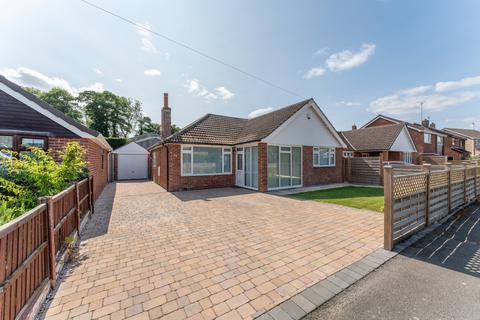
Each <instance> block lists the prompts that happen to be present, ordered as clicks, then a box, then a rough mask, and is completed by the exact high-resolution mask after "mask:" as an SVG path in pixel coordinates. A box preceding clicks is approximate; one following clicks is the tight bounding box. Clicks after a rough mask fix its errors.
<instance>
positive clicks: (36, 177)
mask: <svg viewBox="0 0 480 320" xmlns="http://www.w3.org/2000/svg"><path fill="white" fill-rule="evenodd" d="M3 152H4V153H8V154H9V155H10V156H9V157H3V158H1V160H0V167H1V168H2V175H1V176H0V224H4V223H6V222H8V221H9V220H11V219H13V218H16V217H18V216H19V215H21V214H22V213H24V212H25V211H27V210H29V209H32V208H34V207H35V206H36V205H37V199H38V198H39V197H44V196H52V195H54V194H56V193H58V192H60V191H62V190H63V189H65V188H66V187H68V185H69V184H71V183H72V182H73V181H76V180H80V179H83V178H85V177H86V176H87V175H88V172H87V166H86V162H85V161H84V157H85V152H84V151H83V149H82V148H81V147H80V145H79V144H78V143H77V142H70V143H68V144H67V145H66V146H65V148H64V150H63V151H61V152H60V155H59V157H60V159H61V161H60V162H55V160H54V159H53V157H52V156H51V154H49V153H47V152H45V151H44V150H42V149H38V148H30V149H29V153H24V154H21V155H19V154H18V153H15V152H11V151H3Z"/></svg>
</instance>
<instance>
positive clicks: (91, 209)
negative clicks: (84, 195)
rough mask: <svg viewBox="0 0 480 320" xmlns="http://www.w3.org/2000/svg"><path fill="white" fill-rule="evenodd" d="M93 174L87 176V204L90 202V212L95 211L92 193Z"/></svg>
mask: <svg viewBox="0 0 480 320" xmlns="http://www.w3.org/2000/svg"><path fill="white" fill-rule="evenodd" d="M93 186H94V183H93V176H89V177H88V192H89V197H88V198H89V202H88V203H89V204H90V214H94V213H95V205H94V204H95V200H94V193H93Z"/></svg>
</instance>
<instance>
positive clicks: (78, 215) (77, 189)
mask: <svg viewBox="0 0 480 320" xmlns="http://www.w3.org/2000/svg"><path fill="white" fill-rule="evenodd" d="M75 207H77V214H76V217H77V236H78V239H80V223H81V221H80V189H79V188H78V182H75Z"/></svg>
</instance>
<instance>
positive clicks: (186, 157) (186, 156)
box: [181, 146, 232, 176]
mask: <svg viewBox="0 0 480 320" xmlns="http://www.w3.org/2000/svg"><path fill="white" fill-rule="evenodd" d="M181 170H182V175H184V176H189V175H213V174H229V173H232V149H231V148H230V147H227V148H225V147H206V146H205V147H203V146H182V156H181Z"/></svg>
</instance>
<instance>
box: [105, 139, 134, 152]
mask: <svg viewBox="0 0 480 320" xmlns="http://www.w3.org/2000/svg"><path fill="white" fill-rule="evenodd" d="M105 139H106V140H107V142H108V143H109V144H110V146H111V147H112V149H113V150H115V149H118V148H120V147H121V146H124V145H126V144H127V141H128V140H127V138H122V137H108V138H105Z"/></svg>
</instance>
